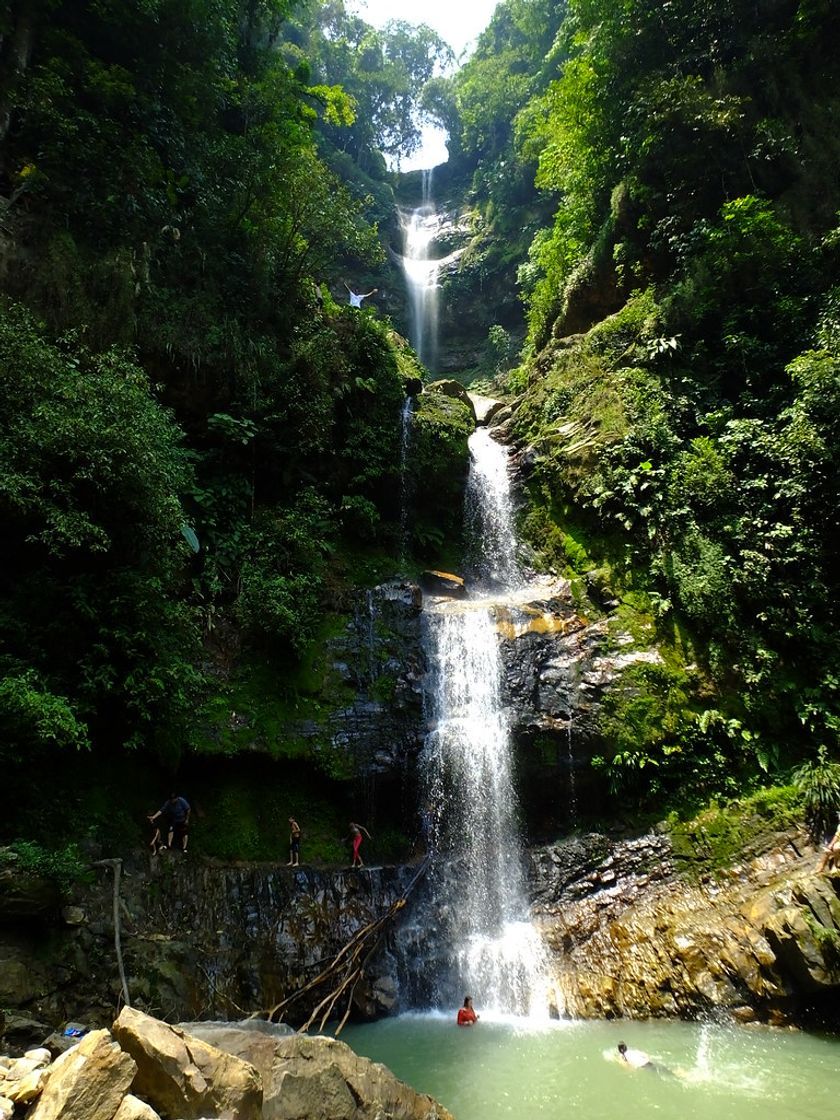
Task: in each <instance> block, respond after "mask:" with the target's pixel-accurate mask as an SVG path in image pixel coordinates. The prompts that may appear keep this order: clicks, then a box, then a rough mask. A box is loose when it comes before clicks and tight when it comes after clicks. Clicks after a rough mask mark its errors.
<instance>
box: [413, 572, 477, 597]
mask: <svg viewBox="0 0 840 1120" xmlns="http://www.w3.org/2000/svg"><path fill="white" fill-rule="evenodd" d="M420 586H421V587H422V589H423V591H424V592H425V594H426V595H439V596H442V597H445V598H448V599H466V597H467V588H466V584H465V583H464V580H463V579H462V577H461V576H456V575H453V574H452V573H451V572H437V571H432V570H431V569H430V570H428V571H425V572H423V574H422V575H421V576H420Z"/></svg>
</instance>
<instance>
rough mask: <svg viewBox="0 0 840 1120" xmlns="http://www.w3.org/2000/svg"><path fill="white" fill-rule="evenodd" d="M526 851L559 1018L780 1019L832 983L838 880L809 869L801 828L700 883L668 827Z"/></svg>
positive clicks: (838, 975)
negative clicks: (678, 857) (677, 853)
mask: <svg viewBox="0 0 840 1120" xmlns="http://www.w3.org/2000/svg"><path fill="white" fill-rule="evenodd" d="M531 860H532V864H531V885H532V891H533V897H534V900H535V904H534V913H535V917H536V920H537V921H538V922H539V924H540V925H541V927H542V928H543V931H544V933H545V937H546V940H547V942H548V944H549V946H550V947H551V949H552V951H553V953H554V955H555V964H556V975H557V980H558V984H559V988H560V991H561V992H562V995H563V1001H564V1005H565V1012H566V1013H567V1014H569V1015H572V1016H581V1017H584V1018H601V1017H612V1016H620V1017H629V1018H636V1017H637V1018H645V1017H649V1016H651V1015H653V1016H657V1015H663V1016H683V1017H694V1016H696V1015H698V1014H702V1013H715V1012H725V1013H733V1014H735V1015H737V1017H739V1018H740V1019H742V1020H748V1019H750V1018H760V1019H763V1020H769V1021H771V1022H774V1021H778V1022H781V1021H786V1020H788V1019H790V1018H795V1017H796V1016H797V1014H798V1013H800V1012H801V1011H802V1010H803V1008H805V1007H806V1005H807V1003H808V1000H809V998H810V997H812V996H814V995H817V994H821V993H822V994H825V993H829V992H833V991H836V990H837V989H838V987H840V955H838V952H837V949H838V947H840V897H838V896H840V877H838V876H833V877H830V876H826V875H817V874H816V873H815V867H816V863H817V856H816V855H815V853H814V852H813V851H812V849H810V847H809V845H808V844H807V840H806V838H805V837H803V836H802V835H799V834H793V833H791V834H787V835H780V836H779V837H778V838H777V841H776V843H775V844H774V845H773V846H772V848H770V849H769V850H767V851H765V852H763V853H760V854H755V855H754V856H753V857H752V858H751V859H749V860H748V861H745V862H744V863H742V864H739V865H737V866H736V867H733V868H731V869H729V870H727V871H725V872H720V873H718V874H717V875H716V876H715V877H711V876H707V877H706V878H705V879H703V880H701V881H699V882H695V881H691V880H690V879H688V878H686V876H685V875H683V874H680V873H678V871H677V868H676V864H675V860H674V856H673V853H672V851H671V846H670V842H669V840H668V838H667V837H665V836H657V835H650V836H645V837H641V838H638V839H634V840H627V841H620V842H612V841H610V840H608V839H607V838H606V837H604V836H598V835H590V836H584V837H580V838H575V839H573V840H570V841H568V842H566V843H565V844H562V845H557V846H552V847H548V848H540V849H537V850H535V851H533V852H532V854H531Z"/></svg>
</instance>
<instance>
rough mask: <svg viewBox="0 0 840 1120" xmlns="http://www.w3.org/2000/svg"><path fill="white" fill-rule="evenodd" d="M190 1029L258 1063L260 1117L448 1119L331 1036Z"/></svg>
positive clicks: (439, 1109)
mask: <svg viewBox="0 0 840 1120" xmlns="http://www.w3.org/2000/svg"><path fill="white" fill-rule="evenodd" d="M193 1029H196V1030H200V1031H201V1033H202V1035H203V1037H204V1038H205V1039H208V1040H212V1041H213V1044H214V1045H217V1046H219V1047H220V1048H223V1049H226V1050H228V1052H229V1053H231V1054H235V1055H237V1056H238V1057H240V1058H247V1059H248V1060H253V1061H254V1063H255V1064H257V1063H259V1065H258V1068H259V1069H260V1072H261V1074H262V1077H263V1085H264V1093H265V1096H264V1103H263V1117H264V1120H385V1118H387V1120H452V1118H451V1116H450V1113H449V1112H447V1110H446V1109H445V1108H443V1107H442V1106H441V1105H439V1104H438V1103H437V1102H436V1101H435V1100H433V1099H432V1098H431V1097H429V1096H427V1095H426V1094H425V1093H418V1092H415V1090H414V1089H412V1088H410V1086H408V1085H406V1084H404V1083H403V1082H402V1081H399V1080H398V1079H397V1078H396V1077H395V1076H394V1075H393V1074H392V1073H391V1072H390V1070H388V1069H386V1068H385V1066H383V1065H379V1064H378V1063H376V1062H371V1061H370V1060H369V1059H368V1058H360V1057H359V1056H358V1055H357V1054H354V1052H353V1051H352V1050H351V1049H350V1047H349V1046H346V1045H345V1044H344V1043H343V1042H338V1041H337V1040H336V1039H332V1038H320V1037H319V1038H310V1037H308V1036H304V1035H289V1036H286V1037H282V1036H281V1037H278V1036H277V1035H276V1034H273V1033H272V1034H265V1035H263V1036H262V1040H261V1041H260V1040H259V1038H260V1036H256V1038H255V1034H254V1031H253V1030H242V1029H237V1028H235V1027H230V1026H227V1025H219V1024H207V1025H203V1026H198V1027H194V1028H193ZM266 1029H267V1030H270V1029H271V1028H270V1025H268V1024H266Z"/></svg>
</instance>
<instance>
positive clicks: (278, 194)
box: [0, 0, 840, 854]
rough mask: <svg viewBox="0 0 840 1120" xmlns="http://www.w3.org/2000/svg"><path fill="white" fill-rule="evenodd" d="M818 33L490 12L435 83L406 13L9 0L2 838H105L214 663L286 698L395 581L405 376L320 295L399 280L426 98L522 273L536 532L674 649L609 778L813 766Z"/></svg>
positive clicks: (1, 149)
mask: <svg viewBox="0 0 840 1120" xmlns="http://www.w3.org/2000/svg"><path fill="white" fill-rule="evenodd" d="M838 37H840V12H838V9H837V6H836V4H834V3H833V2H832V0H726V2H723V0H720V2H714V3H708V2H701V0H666V2H660V0H656V2H654V0H620V2H617V0H565V2H563V3H555V2H550V0H504V2H503V3H501V4H499V6H498V8H497V9H496V13H495V15H494V17H493V19H492V21H491V23H490V25H489V27H488V28H487V30H486V31H485V32H484V33H483V34H482V36H481V37H480V39H479V42H478V45H477V48H476V50H475V52H474V53H473V55H472V56H471V57H470V58H469V59H468V60H467V61H466V63H465V64H464V65H463V66H462V67H461V68H460V69H459V70H457V71H456V72H454V73H449V74H444V73H443V68H444V67H445V66H446V65H447V64H448V63H449V62H450V61H451V52H449V49H448V47H447V46H446V44H444V43H443V42H442V41H441V40H440V38H439V37H438V36H437V35H436V34H435V33H434V32H433V31H431V30H430V29H429V28H427V27H424V26H422V25H420V26H416V27H415V26H412V25H408V24H405V23H402V22H394V23H392V24H390V25H388V26H387V27H386V28H385V29H384V30H381V31H377V30H375V29H373V28H371V27H369V26H368V25H367V24H365V23H364V21H363V20H361V19H359V18H358V17H356V16H353V15H351V14H349V13H348V12H347V10H346V8H345V7H344V4H343V3H342V2H341V0H299V2H297V3H294V2H292V0H248V2H246V0H143V2H141V3H128V2H125V0H11V2H10V3H9V4H7V5H6V6H5V7H4V10H3V12H2V14H0V379H2V393H1V394H0V419H2V423H0V514H1V515H2V520H3V528H4V531H3V536H2V540H0V557H2V559H1V560H0V766H2V767H3V771H4V774H5V775H7V776H8V777H9V778H10V779H11V780H13V781H14V782H15V783H16V784H17V786H18V787H19V788H21V789H24V788H25V789H26V790H28V791H29V792H25V793H21V795H20V797H18V798H16V799H15V802H14V805H13V807H12V808H13V810H14V811H13V812H11V813H10V814H7V815H6V818H5V821H4V825H3V828H4V834H3V836H2V837H0V839H11V838H14V837H21V838H23V839H34V840H36V841H47V840H50V841H55V840H56V839H61V838H65V839H66V838H68V837H71V836H78V835H80V832H82V833H83V832H85V831H92V832H93V833H95V834H96V835H99V836H102V835H106V834H108V829H109V827H111V825H112V824H113V816H114V803H115V801H116V800H117V799H118V798H119V796H120V790H121V788H122V787H123V786H124V785H125V782H126V775H127V774H129V773H130V774H132V775H134V776H136V775H137V774H141V773H143V772H144V771H145V770H149V768H151V771H150V772H151V773H152V774H153V775H154V778H155V781H157V780H158V779H157V775H158V774H159V773H160V771H159V770H155V769H154V767H157V766H161V765H162V766H163V767H164V768H165V772H167V773H174V772H176V767H177V765H178V760H179V758H181V757H182V756H183V755H184V752H185V751H186V752H187V753H189V752H190V751H192V752H194V751H195V750H196V749H199V750H200V749H201V747H202V744H197V743H196V741H195V727H196V718H195V715H196V712H197V711H198V710H204V709H205V707H206V706H207V705H209V707H210V709H213V706H214V704H215V705H216V706H217V707H218V706H219V705H220V704H222V702H221V700H220V697H221V696H222V695H223V694H224V695H227V696H228V700H230V696H229V695H228V694H227V693H225V689H226V688H227V687H228V684H229V683H230V681H234V680H235V682H236V687H237V688H239V689H244V691H245V692H246V693H249V690H250V694H253V693H254V690H255V689H257V690H258V689H259V687H260V685H259V681H260V680H261V679H263V676H264V673H265V669H266V666H267V665H269V666H271V667H272V672H271V680H272V682H273V683H272V688H273V689H276V690H278V692H279V694H280V697H281V701H282V702H283V703H286V702H288V703H290V704H292V703H297V698H298V695H299V693H300V691H301V685H302V679H303V677H305V676H306V674H307V672H308V671H309V669H310V668H311V663H312V660H311V659H312V649H313V645H314V643H316V642H317V641H318V640H320V639H321V638H322V637H323V633H324V630H325V627H326V629H327V630H329V629H330V627H340V626H341V625H342V619H343V618H344V617H345V616H346V612H347V610H348V609H349V608H348V603H349V591H350V588H351V587H352V586H353V584H354V582H359V581H360V573H361V572H366V573H367V572H371V571H373V570H374V569H375V570H377V571H381V572H385V573H387V572H388V571H389V570H390V571H393V569H394V567H395V557H396V555H397V553H398V551H399V540H398V536H399V529H400V526H399V508H398V506H399V488H400V479H399V461H400V452H399V445H398V441H399V429H398V423H397V417H398V414H399V408H400V405H401V403H402V400H403V398H404V393H405V384H406V380H407V379H414V378H417V377H419V376H420V375H421V373H422V371H421V370H420V369H419V367H418V366H417V363H416V360H415V358H414V356H413V354H412V353H411V351H410V349H409V348H407V347H406V346H405V345H404V344H403V343H402V341H401V340H399V339H398V338H397V336H396V335H395V334H394V332H393V331H392V329H391V327H390V324H389V322H388V320H387V317H384V316H381V315H379V316H377V315H374V314H369V313H364V314H356V313H354V312H352V311H351V310H350V309H348V308H347V307H345V306H343V305H340V304H339V303H338V302H337V299H338V298H339V297H340V296H341V294H342V292H343V287H342V283H343V281H344V279H345V278H347V277H350V278H354V279H356V280H358V281H359V283H364V284H369V285H370V286H374V285H375V284H376V283H377V282H378V281H379V278H380V277H381V276H383V275H385V274H386V272H385V270H386V268H387V261H386V252H385V249H384V247H383V245H384V243H385V242H386V240H387V236H388V226H389V223H392V222H393V217H394V183H395V181H396V180H395V175H394V174H393V173H392V172H390V171H389V170H388V167H387V164H386V157H388V159H391V160H393V159H398V158H399V157H400V156H401V155H405V154H408V153H410V152H411V151H412V150H413V149H414V148H416V146H417V143H418V136H419V133H418V116H417V113H418V110H419V109H421V108H422V110H423V111H424V112H425V113H426V114H428V115H429V116H430V117H431V118H432V119H434V120H436V121H438V122H439V123H441V124H442V125H443V126H444V127H446V129H447V130H448V132H449V145H450V154H451V160H450V167H449V170H448V176H449V181H450V184H451V188H452V191H453V193H454V194H459V195H460V198H461V201H462V202H463V204H464V205H468V206H470V207H472V208H474V209H475V211H476V212H477V213H478V214H479V215H480V217H481V221H482V223H483V228H484V230H485V232H486V237H487V240H486V251H484V250H483V251H482V252H483V255H482V256H481V260H480V268H479V269H478V271H477V273H476V275H479V274H480V275H479V279H480V280H481V282H482V283H483V282H484V280H483V278H484V277H486V276H487V275H498V274H500V273H501V272H503V273H504V275H506V276H508V275H509V276H510V283H514V282H516V283H517V284H518V287H519V291H520V294H521V299H522V305H523V311H524V322H525V329H526V333H527V337H526V342H525V347H524V350H523V352H522V354H521V355H520V356H519V360H518V361H517V362H515V361H514V359H513V358H512V357H511V347H510V344H509V342H510V340H509V338H508V336H507V334H506V332H505V330H503V329H502V328H501V327H498V328H497V329H495V332H494V333H493V334H492V335H491V339H490V344H491V346H490V348H491V350H492V352H493V354H494V355H495V358H494V360H493V367H494V371H497V370H499V369H501V373H500V380H499V382H498V383H497V385H498V391H500V392H504V393H505V394H507V395H508V396H509V397H510V398H511V399H512V400H513V401H514V405H515V409H514V418H513V421H512V432H513V435H514V437H515V438H516V439H518V440H520V441H521V442H522V444H523V445H528V446H529V447H531V448H532V449H533V454H532V455H531V457H530V462H531V471H530V475H529V477H528V480H527V486H528V496H529V503H528V509H527V510H526V511H525V514H524V517H523V524H522V529H523V532H524V533H525V535H526V536H527V537H528V539H529V541H530V543H531V545H532V546H533V548H534V550H535V558H536V561H537V563H539V564H540V565H542V566H544V567H547V568H555V569H557V570H562V571H563V572H566V573H568V574H570V575H571V576H572V577H573V578H574V580H575V585H576V587H577V588H578V589H579V591H580V594H581V597H582V601H585V602H586V604H587V606H588V608H589V609H593V610H597V609H600V608H599V602H602V601H605V600H606V599H611V598H612V597H613V595H617V596H618V598H619V600H620V602H621V608H620V610H621V611H622V612H624V613H623V615H622V617H623V618H624V617H626V619H628V620H630V619H631V616H633V617H636V618H637V619H638V618H644V619H645V620H648V621H649V622H650V623H651V624H652V625H653V626H654V627H655V628H656V631H657V636H658V639H659V640H660V641H661V642H662V643H663V648H665V649H667V650H668V651H669V653H668V656H667V657H666V658H665V661H664V663H663V665H661V666H651V667H639V668H637V669H634V670H633V671H632V672H631V673H630V674H628V675H627V676H626V677H625V682H626V683H625V684H624V685H623V686H622V688H621V689H618V690H616V693H615V695H614V697H613V698H612V700H611V702H610V703H611V709H610V711H608V712H607V714H606V722H605V744H604V751H603V757H602V758H601V760H600V765H601V767H602V769H603V772H604V775H605V789H608V790H612V793H613V794H618V795H620V796H621V798H622V799H623V801H624V803H625V804H632V805H634V806H636V807H637V808H638V809H639V811H648V810H650V809H651V808H655V809H658V808H662V807H663V806H665V807H668V806H670V805H671V804H672V803H674V802H675V801H679V798H680V795H681V792H682V791H684V790H685V789H686V788H687V787H690V788H691V789H692V790H693V791H694V792H695V793H697V794H698V795H700V796H703V797H712V796H716V795H721V796H735V795H737V794H739V793H741V792H743V791H744V790H746V789H749V788H751V787H754V786H757V785H760V784H762V783H766V782H769V781H773V780H776V781H779V782H785V781H787V780H788V777H789V776H790V771H791V767H793V766H799V768H800V769H799V770H798V771H797V773H798V774H799V775H800V778H801V780H802V782H804V783H805V785H807V786H808V788H810V789H812V790H817V791H824V790H825V789H827V788H833V787H832V783H834V784H835V785H836V772H835V770H834V769H832V767H836V765H837V763H836V759H837V757H838V755H837V740H838V728H840V712H839V711H838V690H840V668H839V667H838V649H840V641H838V637H837V635H838V625H837V623H838V619H837V599H838V596H837V592H838V586H837V564H836V557H837V551H838V543H840V542H838V529H837V517H836V511H837V497H838V465H837V451H836V448H837V446H838V438H840V431H838V405H839V404H840V399H838V390H839V389H840V217H838V211H840V180H839V179H838V174H837V168H838V166H840V131H838V128H837V120H838V115H840V92H838V91H840V81H838V78H840V73H838V68H840V60H838V57H837V53H836V50H835V49H834V47H835V44H836V43H837V41H838ZM514 278H515V281H514ZM500 355H501V356H502V357H500ZM510 366H513V367H514V368H512V369H511V368H508V367H510ZM425 423H426V428H425V433H424V432H421V435H420V438H419V439H418V448H419V449H420V451H419V452H418V460H417V461H418V463H419V464H420V466H419V467H417V468H416V469H418V470H419V469H421V468H422V472H423V473H422V477H423V482H424V485H423V488H422V490H423V494H424V495H426V496H427V502H428V508H426V509H425V510H424V511H423V517H422V519H421V520H420V521H419V522H418V535H417V536H416V538H415V540H414V542H413V545H414V550H415V554H416V556H417V558H419V559H428V558H430V557H433V556H434V554H435V550H440V549H442V548H446V547H451V546H452V540H451V538H453V537H457V532H458V526H457V519H456V518H452V517H449V519H448V520H447V516H448V515H447V514H446V513H445V512H443V513H442V510H441V509H438V508H437V507H436V506H435V495H439V496H440V498H439V502H440V505H441V507H442V506H443V505H444V502H443V496H444V495H445V496H446V501H445V505H446V509H447V510H450V513H451V508H450V507H451V505H452V494H453V485H454V488H455V490H457V475H458V470H459V469H460V467H459V464H461V465H462V459H463V445H464V440H465V438H466V430H465V428H464V424H463V417H461V418H460V419H457V418H454V419H453V418H450V419H447V418H446V416H442V415H438V414H437V413H434V414H431V413H430V414H429V415H428V416H427V417H426V421H425ZM453 480H454V482H453ZM439 513H442V516H441V518H438V514H439ZM441 525H443V527H444V530H445V532H444V533H443V535H444V536H446V537H447V538H449V539H448V540H444V539H442V536H441V532H442V530H441V528H440V526H441ZM436 534H437V535H436ZM604 588H609V591H610V594H609V595H606V594H605V593H604ZM325 619H326V621H325ZM629 624H630V623H629V621H628V625H629ZM243 666H244V667H245V669H244V670H243ZM248 666H250V667H251V668H248ZM251 670H253V671H251ZM240 671H244V677H243V676H242V673H241V672H240ZM237 673H239V674H240V675H239V676H237ZM261 674H262V676H261ZM243 681H244V683H243ZM230 688H231V689H232V688H233V685H232V684H231V685H230ZM222 706H224V705H223V704H222ZM228 706H230V704H228ZM220 734H221V733H220ZM203 745H204V746H205V747H206V745H207V744H206V743H205V744H203ZM278 749H280V751H281V753H282V744H281V746H280V747H279V748H278ZM115 759H121V760H122V762H119V763H115V762H114V760H115ZM85 760H87V761H85ZM91 760H93V761H91ZM97 767H99V771H98V772H99V773H101V774H104V773H105V772H106V771H107V773H108V774H111V768H112V769H113V773H112V774H111V777H109V779H108V780H109V781H110V782H111V783H112V784H111V785H110V786H107V789H105V792H102V791H100V792H99V793H98V794H96V796H94V794H93V793H92V792H91V790H90V782H89V780H88V777H89V774H90V773H91V772H92V771H93V772H97V770H96V768H97ZM103 767H104V769H103ZM803 767H804V769H803ZM86 768H87V769H86ZM91 768H92V769H91ZM76 770H80V771H84V773H85V774H86V775H88V777H84V778H83V779H82V780H81V783H80V781H79V779H75V785H74V779H73V778H72V774H73V773H74V772H75V771H76ZM59 773H60V774H61V775H63V777H62V779H61V780H62V781H64V782H65V785H64V786H62V789H63V790H64V793H63V794H62V796H61V798H60V800H62V801H63V805H62V806H52V807H51V809H50V811H49V812H45V811H44V804H45V799H49V798H50V796H52V795H51V792H50V791H51V790H52V789H53V788H54V783H55V782H56V781H58V778H57V777H55V776H56V775H58V774H59ZM45 775H50V777H49V778H48V777H46V776H45ZM321 777H322V778H323V781H324V783H326V784H327V785H328V784H329V782H332V781H338V780H339V778H340V776H339V775H335V774H328V773H324V774H323V775H321ZM131 780H132V781H133V780H134V778H133V777H132V779H131ZM262 780H263V779H262V778H260V781H262ZM312 781H313V779H312V774H306V775H304V776H303V777H301V785H300V790H299V791H298V792H299V794H300V796H307V797H309V798H312V797H314V796H315V795H314V794H313V793H312V789H313V785H312ZM153 784H154V783H153V782H152V781H150V783H149V785H150V787H151V786H152V785H153ZM208 784H209V783H208ZM256 784H259V782H257V783H256ZM315 784H316V786H317V782H316V783H315ZM142 786H143V783H142V781H139V783H138V789H140V788H141V787H142ZM103 788H104V787H103ZM291 788H292V787H290V789H291ZM324 788H326V786H325V787H324ZM337 788H338V787H336V789H337ZM336 789H333V788H332V787H330V788H329V789H328V790H327V792H326V793H324V798H325V801H324V805H323V806H321V807H319V808H318V809H317V811H316V809H313V817H314V816H316V815H318V813H321V814H322V815H323V816H324V817H325V819H326V818H328V817H329V814H330V812H331V809H330V807H329V806H330V805H331V804H333V803H334V802H335V801H336V800H338V801H340V800H341V798H342V797H343V796H345V795H346V790H345V793H337V792H336ZM628 794H629V795H630V797H629V799H628ZM607 795H608V796H609V793H608V794H607ZM137 796H138V797H139V796H141V794H140V793H138V795H137ZM142 796H144V797H145V796H147V790H146V789H145V788H143V789H142ZM149 796H151V794H150V793H149ZM290 796H292V794H291V793H290ZM815 797H816V798H817V800H820V798H823V792H819V794H818V795H817V794H815ZM97 798H98V800H97ZM243 799H246V794H243ZM823 799H824V798H823ZM53 800H55V798H54V797H53ZM281 802H282V803H283V804H285V802H283V798H282V797H281V798H280V799H279V801H278V805H280V804H281ZM148 807H149V808H152V807H154V805H152V804H150V805H149V806H148ZM291 808H292V806H291V805H290V806H289V810H290V811H291ZM135 811H136V806H135ZM225 811H226V812H228V810H227V809H226V810H225ZM284 811H285V810H284V809H283V808H282V807H281V808H278V812H279V813H280V814H281V816H282V813H283V812H284ZM237 814H239V819H240V821H241V813H239V809H238V808H237V807H236V806H234V807H232V808H229V815H230V816H231V818H232V819H233V818H237ZM221 815H222V814H221V810H220V811H219V812H218V813H217V819H221ZM120 827H121V828H123V826H122V825H121V826H120ZM255 827H256V826H255ZM266 827H268V826H266ZM332 827H333V826H332V823H330V824H329V825H325V826H324V828H325V830H327V831H328V830H329V829H330V828H332ZM116 831H117V832H119V829H117V830H116ZM123 831H124V833H125V835H128V834H129V833H130V831H131V829H130V827H129V826H125V827H124V828H123ZM231 847H232V845H231V842H230V836H229V835H228V836H222V837H220V839H219V842H218V845H217V848H218V850H219V851H220V852H228V851H229V850H230V849H231ZM252 849H253V850H252ZM248 850H249V851H251V850H252V854H259V853H260V851H261V849H260V848H259V844H256V843H255V844H254V845H252V847H251V848H249V849H248Z"/></svg>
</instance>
